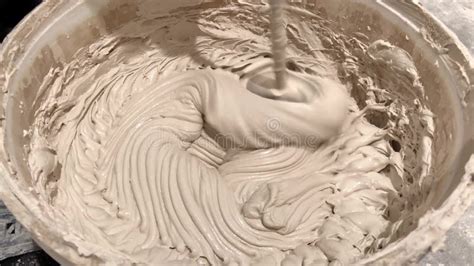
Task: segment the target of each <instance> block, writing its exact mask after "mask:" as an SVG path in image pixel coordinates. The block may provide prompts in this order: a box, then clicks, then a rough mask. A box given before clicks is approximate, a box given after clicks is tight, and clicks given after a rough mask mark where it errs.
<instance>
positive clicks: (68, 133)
mask: <svg viewBox="0 0 474 266" xmlns="http://www.w3.org/2000/svg"><path fill="white" fill-rule="evenodd" d="M268 11H269V9H268V6H265V5H250V4H248V5H239V6H235V5H230V6H226V7H215V6H212V5H211V6H203V7H202V8H200V9H199V8H194V7H193V8H182V9H180V10H178V11H175V12H173V13H170V14H167V15H157V16H152V15H150V16H144V17H142V18H141V19H139V20H134V21H132V22H130V23H128V24H126V25H125V26H123V27H121V28H119V29H116V30H115V31H113V32H112V33H111V34H109V36H106V37H103V38H101V39H100V40H98V41H97V42H96V43H94V44H93V45H91V46H90V47H88V48H86V49H84V50H82V51H81V53H78V55H77V56H76V58H75V59H74V60H73V61H72V62H71V63H69V64H68V65H65V66H63V67H58V68H55V69H51V70H50V72H49V74H48V75H47V78H45V80H44V81H43V84H42V87H41V89H40V92H39V93H38V96H37V98H36V100H35V102H34V105H35V106H37V107H38V109H37V112H36V113H35V121H34V124H33V127H32V129H31V131H32V132H31V134H32V140H31V145H30V147H29V149H30V150H31V151H30V156H29V159H28V162H29V166H30V168H31V171H32V173H33V177H34V179H35V184H36V186H35V188H34V189H35V190H36V191H37V192H38V193H39V194H40V196H41V197H42V198H43V199H45V200H47V201H48V202H50V204H51V205H53V206H54V209H55V210H56V211H57V212H58V213H60V214H61V215H62V216H64V217H65V219H66V220H67V221H69V224H70V228H73V229H72V230H74V234H77V235H79V236H80V237H81V238H83V239H85V240H87V241H90V242H94V243H98V244H100V245H101V246H102V247H103V248H104V249H107V250H111V251H112V252H114V253H116V254H120V256H123V257H126V258H128V259H130V260H131V261H134V262H137V263H150V264H156V263H159V262H160V263H163V262H167V263H171V262H173V261H174V262H176V261H181V262H183V261H184V262H198V263H202V264H206V263H210V264H213V265H221V264H226V265H236V264H239V265H248V264H252V265H258V264H259V263H260V265H277V264H279V263H282V265H301V264H303V265H321V264H329V263H331V264H332V265H337V264H338V263H342V264H347V263H351V262H354V261H356V260H358V259H360V258H362V257H364V256H365V255H366V254H371V253H374V252H376V251H378V250H380V249H382V248H384V247H385V246H386V245H388V244H389V243H390V242H392V241H394V240H397V239H399V238H400V237H403V236H404V235H406V234H407V233H408V232H409V231H410V230H411V229H413V228H414V227H415V226H416V222H415V221H416V219H418V218H419V215H420V214H417V212H416V209H414V207H413V206H414V204H413V203H414V202H416V201H417V200H422V197H423V195H421V194H422V193H420V188H421V186H422V183H423V182H424V180H425V178H429V176H430V171H431V170H430V167H431V148H432V147H431V146H432V135H433V132H434V130H435V129H434V125H433V116H432V113H431V112H430V110H428V109H427V107H426V105H425V96H424V88H423V86H422V84H421V82H420V81H419V76H418V73H417V69H416V68H415V66H414V64H413V62H412V60H411V57H410V55H409V54H408V53H407V52H405V51H404V50H402V49H400V48H397V47H395V46H393V45H391V44H390V43H388V42H385V41H384V40H379V41H376V42H374V43H372V44H370V45H367V44H365V43H364V42H363V41H361V40H363V39H364V36H360V38H361V39H360V40H359V39H357V38H348V37H346V36H344V35H342V34H340V33H335V32H333V31H332V30H331V29H330V28H329V27H328V26H327V25H328V23H329V22H328V21H325V20H324V19H322V18H320V17H318V16H317V15H314V14H312V13H309V12H307V11H303V10H300V9H298V8H295V7H292V8H289V9H288V11H287V18H286V19H285V23H286V29H287V36H288V46H287V47H286V51H287V60H288V63H287V68H288V69H287V74H288V77H287V78H288V80H287V86H288V87H291V88H295V91H297V92H298V93H299V94H298V97H296V98H292V97H289V98H288V97H282V98H281V99H278V98H277V99H270V98H269V97H262V96H261V95H262V94H260V93H256V92H264V91H265V89H268V87H271V86H273V85H272V84H273V83H272V82H273V80H274V76H273V70H272V59H271V54H270V52H269V51H270V39H269V28H270V25H269V16H268ZM301 88H305V89H304V90H302V89H301ZM274 98H275V97H274ZM415 176H416V178H414V177H415ZM414 180H417V181H416V182H414Z"/></svg>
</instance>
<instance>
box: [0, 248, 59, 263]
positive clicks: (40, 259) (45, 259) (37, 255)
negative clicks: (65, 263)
mask: <svg viewBox="0 0 474 266" xmlns="http://www.w3.org/2000/svg"><path fill="white" fill-rule="evenodd" d="M43 265H48V266H49V265H51V266H54V265H59V264H58V263H57V262H56V261H54V260H53V259H52V258H51V257H50V256H48V254H46V253H45V252H44V251H35V252H31V253H27V254H24V255H20V256H16V257H11V258H8V259H5V260H2V261H0V266H43Z"/></svg>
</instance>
